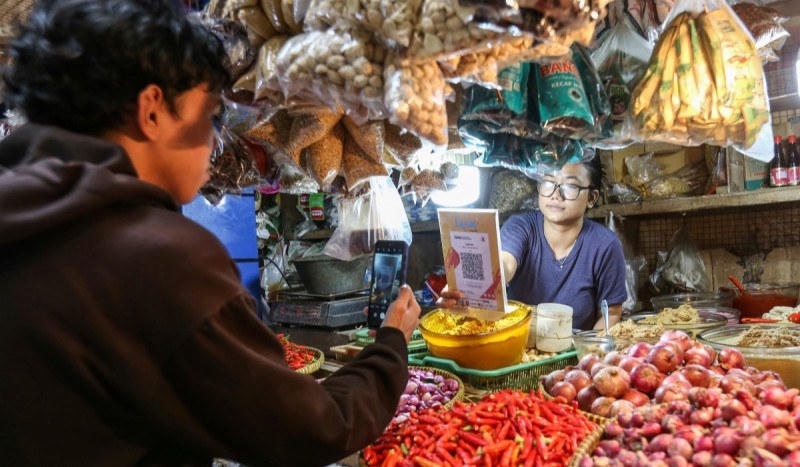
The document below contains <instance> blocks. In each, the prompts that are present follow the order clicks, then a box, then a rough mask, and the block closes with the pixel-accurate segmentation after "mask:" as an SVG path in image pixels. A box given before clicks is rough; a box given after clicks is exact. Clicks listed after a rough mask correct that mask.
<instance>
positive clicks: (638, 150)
mask: <svg viewBox="0 0 800 467" xmlns="http://www.w3.org/2000/svg"><path fill="white" fill-rule="evenodd" d="M676 148H677V150H676ZM649 152H652V153H653V160H655V162H656V163H658V164H659V165H660V166H661V167H662V172H663V173H664V174H670V173H674V172H677V171H678V170H680V169H682V168H684V167H685V166H687V165H689V164H691V163H692V162H697V161H700V160H703V158H704V157H705V156H704V151H703V148H702V147H700V146H696V147H695V146H693V147H686V148H682V147H680V146H675V145H674V144H666V143H656V144H645V145H633V146H628V147H627V148H623V149H619V150H616V151H614V156H613V162H614V180H615V181H617V182H621V181H622V180H623V177H624V176H625V175H627V174H628V167H627V166H626V165H625V159H626V158H627V157H630V156H638V155H642V154H647V153H649Z"/></svg>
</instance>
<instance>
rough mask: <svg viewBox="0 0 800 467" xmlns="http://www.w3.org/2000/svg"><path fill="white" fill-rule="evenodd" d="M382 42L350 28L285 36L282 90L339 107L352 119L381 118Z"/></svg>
mask: <svg viewBox="0 0 800 467" xmlns="http://www.w3.org/2000/svg"><path fill="white" fill-rule="evenodd" d="M384 59H385V51H384V48H383V46H381V45H380V44H378V43H377V42H375V41H374V39H372V38H371V37H370V36H369V35H368V34H367V35H365V33H364V32H363V31H356V30H354V29H345V30H334V29H330V30H327V31H325V32H318V31H315V32H309V33H305V34H300V35H297V36H294V37H292V38H291V39H289V40H288V41H287V42H286V44H285V45H284V46H283V47H282V48H281V50H280V52H279V53H278V57H277V67H278V76H279V80H280V83H281V88H282V89H283V91H284V94H285V95H286V96H287V97H293V96H299V97H302V98H304V99H306V100H309V101H314V100H316V101H317V102H320V103H323V104H326V105H337V104H338V105H341V106H342V108H343V109H344V111H345V113H347V114H348V115H349V116H350V117H351V118H352V119H353V120H354V121H356V123H363V122H365V121H366V120H368V119H377V118H381V117H382V116H383V113H384V107H383V62H384Z"/></svg>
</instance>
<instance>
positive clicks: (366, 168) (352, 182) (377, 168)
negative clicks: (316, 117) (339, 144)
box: [342, 133, 388, 193]
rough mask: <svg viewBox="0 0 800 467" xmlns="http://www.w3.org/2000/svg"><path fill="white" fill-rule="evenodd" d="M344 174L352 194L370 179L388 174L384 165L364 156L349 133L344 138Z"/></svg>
mask: <svg viewBox="0 0 800 467" xmlns="http://www.w3.org/2000/svg"><path fill="white" fill-rule="evenodd" d="M342 172H343V173H342V175H343V176H344V180H345V182H346V183H347V189H348V191H350V192H351V193H354V192H355V191H357V190H358V189H359V188H360V185H361V184H362V183H363V182H364V181H366V180H367V179H368V178H369V177H374V176H377V175H383V176H385V175H386V174H387V173H388V171H387V170H386V167H385V166H384V165H383V164H382V163H380V162H375V161H374V160H372V159H371V158H370V157H369V156H367V155H366V154H364V151H362V150H361V148H360V147H359V145H358V143H357V142H356V141H355V139H353V137H352V136H350V134H349V133H346V134H345V138H344V149H343V152H342Z"/></svg>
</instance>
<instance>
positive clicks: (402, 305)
mask: <svg viewBox="0 0 800 467" xmlns="http://www.w3.org/2000/svg"><path fill="white" fill-rule="evenodd" d="M420 311H421V310H420V308H419V303H417V299H416V298H415V297H414V292H413V291H412V290H411V287H409V286H408V285H406V284H403V285H401V286H400V292H399V293H398V294H397V299H396V300H395V301H393V302H392V304H391V305H389V309H388V310H387V311H386V317H385V318H384V319H383V324H381V327H387V326H388V327H390V328H397V329H399V330H401V331H403V334H405V336H406V343H409V342H411V334H413V333H414V329H416V328H417V325H418V324H419V313H420Z"/></svg>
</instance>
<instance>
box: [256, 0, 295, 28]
mask: <svg viewBox="0 0 800 467" xmlns="http://www.w3.org/2000/svg"><path fill="white" fill-rule="evenodd" d="M261 8H262V9H263V11H264V14H265V15H266V16H267V19H269V22H270V23H271V24H272V27H273V28H274V29H275V31H277V32H279V33H289V25H288V24H286V21H285V20H284V19H283V9H282V8H281V0H261Z"/></svg>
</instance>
